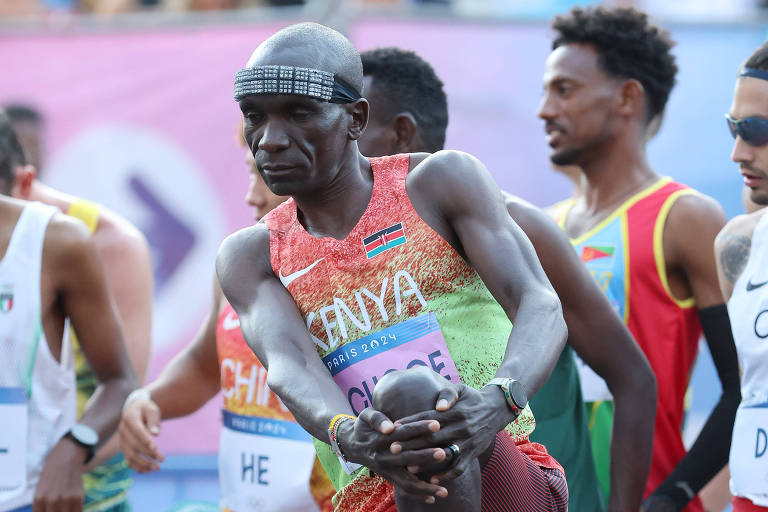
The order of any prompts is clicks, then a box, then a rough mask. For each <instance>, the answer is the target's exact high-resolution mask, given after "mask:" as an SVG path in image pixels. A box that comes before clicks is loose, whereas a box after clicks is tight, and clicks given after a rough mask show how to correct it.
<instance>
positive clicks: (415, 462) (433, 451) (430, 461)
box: [376, 448, 445, 468]
mask: <svg viewBox="0 0 768 512" xmlns="http://www.w3.org/2000/svg"><path fill="white" fill-rule="evenodd" d="M444 460H445V451H444V450H442V449H441V448H427V449H424V450H413V451H408V452H403V453H400V454H396V455H392V454H388V453H383V454H380V455H378V456H377V457H376V463H377V464H381V465H382V466H385V467H399V468H402V467H404V466H418V467H422V466H423V467H429V466H434V465H435V464H440V463H441V462H442V461H444Z"/></svg>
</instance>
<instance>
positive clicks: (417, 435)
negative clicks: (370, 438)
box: [387, 420, 440, 453]
mask: <svg viewBox="0 0 768 512" xmlns="http://www.w3.org/2000/svg"><path fill="white" fill-rule="evenodd" d="M396 425H397V426H396V428H395V430H394V431H393V432H392V433H391V434H389V435H388V436H387V442H388V443H396V442H403V441H410V440H415V439H423V438H429V437H431V436H432V435H434V434H435V432H438V431H439V430H440V422H438V421H435V420H424V421H415V422H412V423H406V424H399V423H398V424H396ZM429 446H434V445H432V444H425V445H423V446H421V447H420V448H426V447H429ZM390 449H391V448H390ZM393 453H394V452H393Z"/></svg>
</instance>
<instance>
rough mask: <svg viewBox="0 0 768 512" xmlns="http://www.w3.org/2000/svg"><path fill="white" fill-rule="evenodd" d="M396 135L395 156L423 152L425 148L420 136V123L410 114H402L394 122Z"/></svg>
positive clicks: (393, 126)
mask: <svg viewBox="0 0 768 512" xmlns="http://www.w3.org/2000/svg"><path fill="white" fill-rule="evenodd" d="M392 128H393V131H394V135H395V143H394V149H395V151H393V154H395V153H415V152H418V151H422V147H423V146H424V145H423V144H422V143H421V136H420V135H419V123H418V122H417V121H416V118H415V117H414V116H413V114H411V113H410V112H401V113H399V114H397V115H396V116H395V118H394V119H393V120H392Z"/></svg>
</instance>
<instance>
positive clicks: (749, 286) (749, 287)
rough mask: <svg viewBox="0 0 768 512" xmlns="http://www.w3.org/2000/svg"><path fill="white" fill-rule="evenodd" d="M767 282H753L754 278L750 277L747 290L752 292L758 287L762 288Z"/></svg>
mask: <svg viewBox="0 0 768 512" xmlns="http://www.w3.org/2000/svg"><path fill="white" fill-rule="evenodd" d="M766 284H768V281H763V282H762V283H757V284H753V283H752V278H751V277H750V278H749V281H747V291H748V292H751V291H752V290H757V289H758V288H760V287H761V286H765V285H766Z"/></svg>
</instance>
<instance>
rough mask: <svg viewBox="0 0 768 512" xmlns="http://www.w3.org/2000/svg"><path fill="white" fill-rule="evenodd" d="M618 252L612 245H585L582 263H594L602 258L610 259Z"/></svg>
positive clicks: (582, 252)
mask: <svg viewBox="0 0 768 512" xmlns="http://www.w3.org/2000/svg"><path fill="white" fill-rule="evenodd" d="M615 251H616V247H614V246H612V245H585V246H584V247H582V249H581V261H583V262H587V261H594V260H599V259H602V258H610V257H611V256H613V253H614V252H615Z"/></svg>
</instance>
